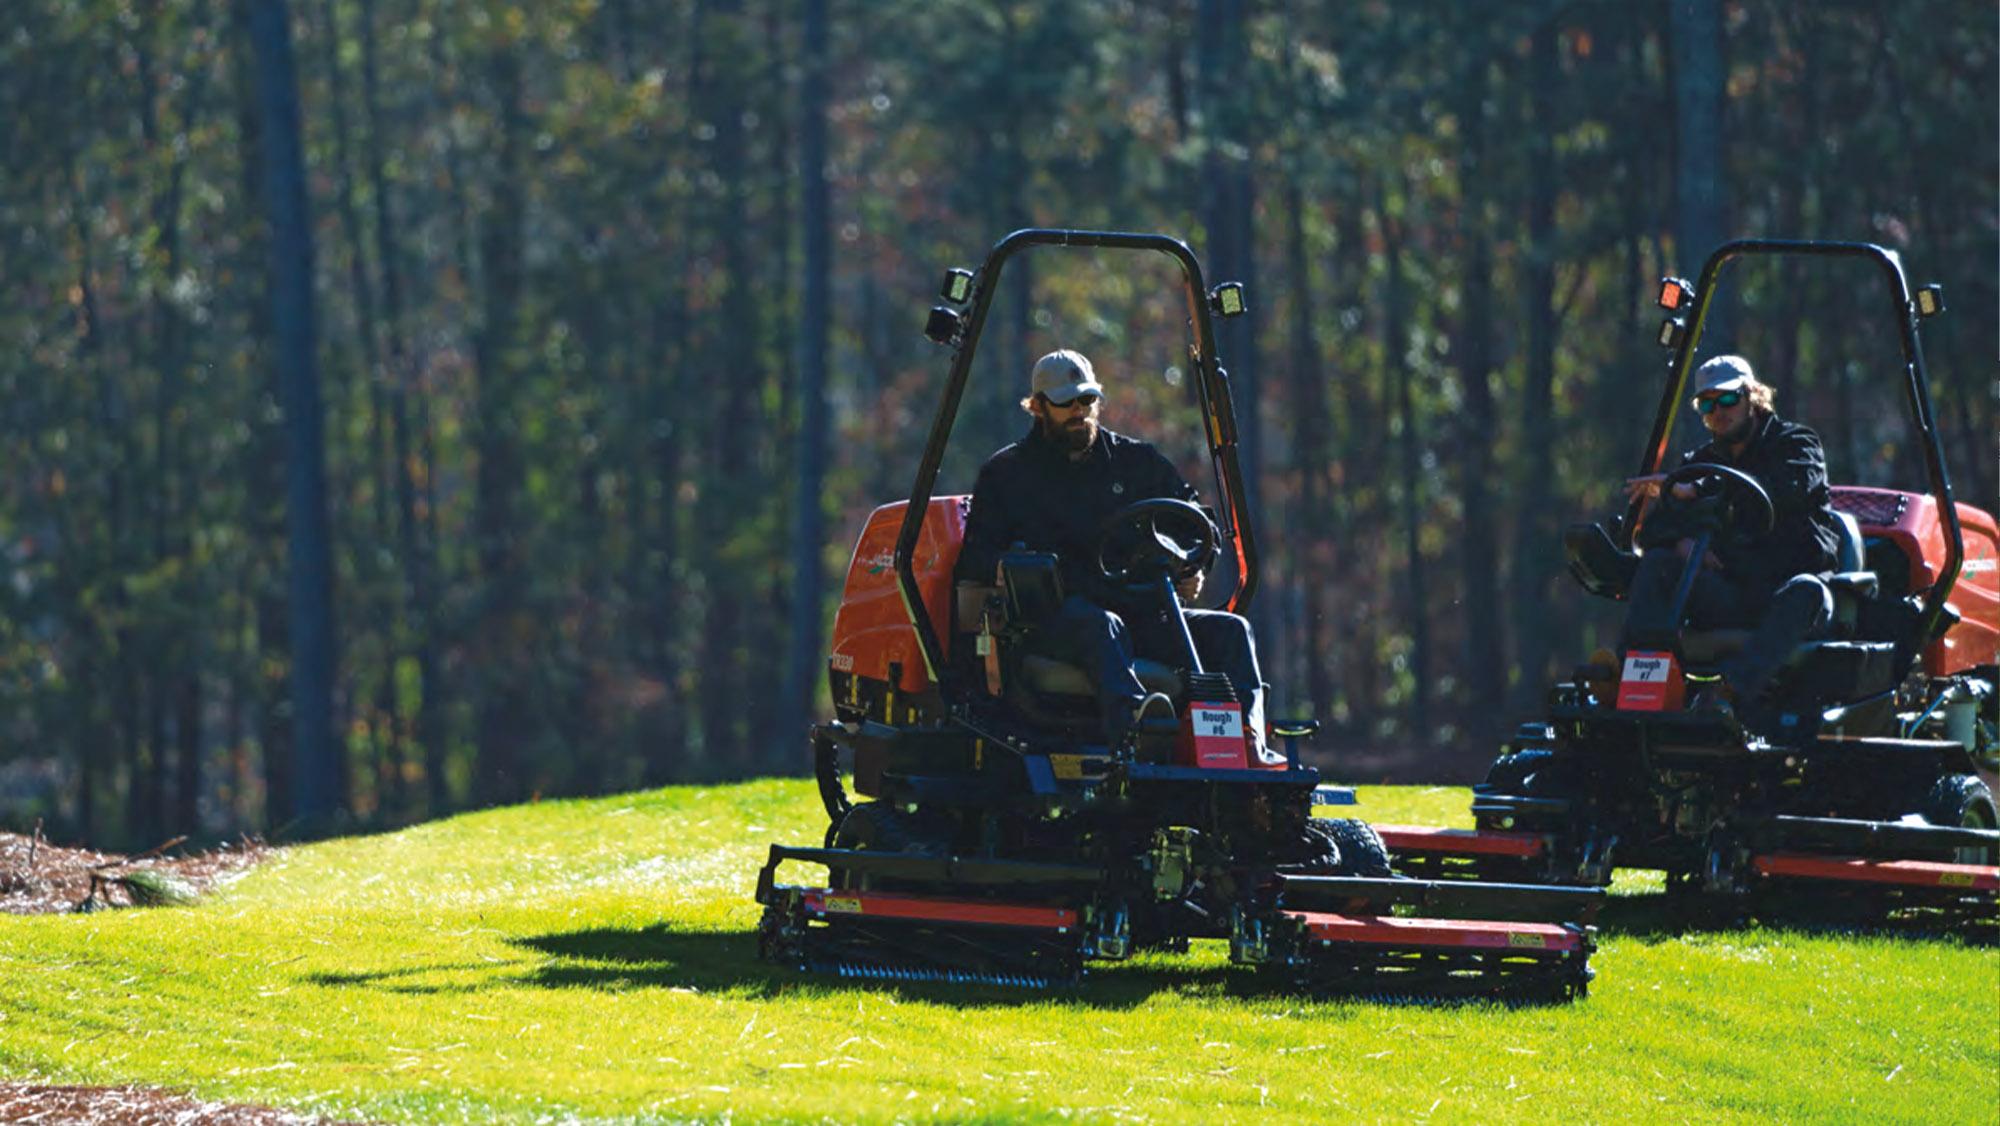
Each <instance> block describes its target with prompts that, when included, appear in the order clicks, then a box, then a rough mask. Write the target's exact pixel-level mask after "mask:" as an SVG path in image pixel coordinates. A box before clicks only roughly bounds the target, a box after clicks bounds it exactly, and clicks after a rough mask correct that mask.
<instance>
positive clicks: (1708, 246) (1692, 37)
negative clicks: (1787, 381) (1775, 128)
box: [1538, 0, 1735, 352]
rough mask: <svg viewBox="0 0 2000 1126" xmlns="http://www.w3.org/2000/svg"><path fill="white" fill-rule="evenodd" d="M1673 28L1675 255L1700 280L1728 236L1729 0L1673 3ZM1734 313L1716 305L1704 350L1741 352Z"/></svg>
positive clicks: (1669, 8)
mask: <svg viewBox="0 0 2000 1126" xmlns="http://www.w3.org/2000/svg"><path fill="white" fill-rule="evenodd" d="M1667 29H1668V37H1669V40H1670V48H1669V54H1670V56H1671V58H1672V60H1673V69H1672V81H1673V89H1674V167H1675V176H1674V188H1675V212H1674V254H1675V256H1676V257H1677V258H1678V259H1679V260H1680V265H1679V266H1678V269H1679V270H1681V271H1683V272H1684V273H1685V274H1686V276H1687V277H1688V278H1689V280H1693V279H1694V276H1695V274H1694V272H1695V271H1696V270H1699V269H1701V264H1702V262H1703V261H1704V260H1705V259H1706V258H1707V257H1708V253H1709V251H1711V250H1714V249H1715V248H1716V246H1717V245H1719V244H1720V243H1721V242H1722V241H1723V239H1724V238H1726V237H1727V230H1728V195H1727V188H1726V177H1727V175H1728V171H1729V170H1728V167H1727V158H1728V150H1727V149H1725V148H1724V147H1723V140H1722V108H1723V80H1724V76H1725V72H1724V69H1723V58H1722V0H1668V3H1667ZM1538 34H1539V33H1538ZM1551 34H1553V32H1551ZM1732 307H1733V303H1732V304H1725V303H1723V302H1720V301H1718V302H1716V303H1714V304H1712V305H1711V306H1710V307H1709V312H1708V317H1707V323H1706V327H1705V328H1704V329H1703V332H1702V341H1701V342H1702V344H1703V345H1704V348H1703V351H1704V352H1726V351H1730V350H1731V349H1732V348H1733V346H1734V337H1735V328H1734V317H1733V316H1732V315H1731V309H1732Z"/></svg>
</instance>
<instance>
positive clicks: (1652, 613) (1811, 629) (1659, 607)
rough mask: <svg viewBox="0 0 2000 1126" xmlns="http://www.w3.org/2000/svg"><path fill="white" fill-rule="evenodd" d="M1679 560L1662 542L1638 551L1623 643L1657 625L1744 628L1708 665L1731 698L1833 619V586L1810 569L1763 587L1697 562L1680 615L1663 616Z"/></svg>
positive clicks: (1756, 687)
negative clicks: (1727, 651)
mask: <svg viewBox="0 0 2000 1126" xmlns="http://www.w3.org/2000/svg"><path fill="white" fill-rule="evenodd" d="M1685 566H1686V563H1685V562H1684V561H1683V560H1682V559H1681V557H1680V556H1679V555H1678V554H1677V553H1676V552H1674V551H1673V550H1672V549H1670V548H1667V549H1658V550H1654V551H1649V552H1647V553H1646V554H1645V555H1644V556H1643V557H1641V558H1640V560H1639V571H1638V574H1637V575H1635V576H1634V577H1633V579H1632V592H1631V600H1632V603H1631V604H1632V609H1631V613H1630V615H1629V616H1628V617H1627V619H1626V626H1625V644H1626V646H1627V647H1630V646H1632V645H1635V644H1644V643H1646V642H1645V636H1657V635H1658V634H1659V633H1660V632H1661V631H1662V630H1664V632H1667V633H1675V634H1677V633H1679V631H1680V626H1681V622H1685V623H1686V624H1687V625H1688V626H1690V627H1692V628H1694V629H1701V630H1710V629H1748V630H1750V631H1751V633H1750V640H1749V641H1748V642H1746V643H1745V644H1744V646H1743V648H1742V649H1741V650H1739V651H1738V652H1736V653H1735V654H1733V655H1731V656H1729V657H1726V658H1724V659H1723V660H1722V661H1721V662H1720V663H1718V664H1717V666H1716V671H1717V672H1719V673H1721V674H1722V679H1723V680H1724V681H1725V682H1726V683H1727V684H1728V685H1729V686H1730V688H1731V689H1732V690H1733V691H1734V692H1735V693H1736V696H1737V698H1738V699H1743V700H1749V699H1752V698H1754V697H1755V696H1756V695H1757V694H1758V693H1760V692H1762V691H1763V690H1764V687H1765V685H1766V684H1768V683H1769V682H1770V679H1771V674H1772V673H1775V672H1777V671H1778V669H1779V668H1780V667H1781V666H1783V665H1784V663H1785V660H1786V658H1788V657H1790V656H1791V653H1792V650H1794V649H1796V648H1798V647H1799V645H1801V644H1802V643H1804V642H1806V641H1809V640H1811V639H1813V638H1815V637H1821V636H1824V635H1825V633H1826V630H1827V626H1828V625H1829V624H1830V623H1831V622H1832V621H1833V591H1832V590H1831V589H1830V588H1828V587H1827V585H1826V583H1824V582H1822V581H1821V580H1820V578H1819V576H1817V575H1795V576H1793V577H1792V579H1791V580H1790V581H1788V582H1787V583H1785V585H1783V586H1781V587H1779V588H1778V589H1777V590H1775V591H1772V592H1770V593H1768V594H1767V593H1761V592H1759V591H1758V590H1757V589H1756V588H1755V587H1754V586H1748V585H1745V584H1743V583H1741V582H1739V581H1737V580H1736V579H1734V578H1732V577H1731V576H1729V575H1728V574H1726V573H1724V572H1721V571H1711V570H1708V569H1706V568H1703V569H1702V570H1700V571H1698V572H1696V574H1695V578H1694V585H1693V586H1692V587H1690V588H1689V590H1688V600H1687V606H1686V607H1685V608H1684V609H1683V610H1682V613H1681V622H1667V621H1665V620H1664V619H1665V616H1666V615H1667V614H1668V613H1669V612H1670V611H1671V610H1672V599H1673V597H1674V591H1675V590H1676V589H1678V585H1679V583H1680V580H1681V572H1682V569H1683V568H1684V567H1685ZM1642 631H1643V634H1642ZM1635 635H1641V636H1635Z"/></svg>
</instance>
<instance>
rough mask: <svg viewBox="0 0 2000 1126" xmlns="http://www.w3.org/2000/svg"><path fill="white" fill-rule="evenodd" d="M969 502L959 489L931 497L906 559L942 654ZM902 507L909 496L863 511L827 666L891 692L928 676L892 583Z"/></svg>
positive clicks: (910, 688)
mask: <svg viewBox="0 0 2000 1126" xmlns="http://www.w3.org/2000/svg"><path fill="white" fill-rule="evenodd" d="M970 502H971V498H970V497H964V496H951V497H932V498H931V502H930V507H929V509H928V510H927V511H926V512H925V513H924V527H923V533H922V535H920V536H919V537H918V538H917V549H916V552H915V557H914V558H913V559H911V561H910V565H911V568H912V569H913V570H914V571H915V572H916V576H917V592H918V593H919V594H920V595H921V596H922V598H923V600H924V609H925V610H926V611H927V612H928V613H929V614H930V618H931V621H933V622H937V623H940V624H941V625H943V626H944V627H945V628H943V629H941V630H940V631H939V637H938V640H939V642H940V644H942V645H943V646H944V647H945V652H946V654H947V655H949V653H950V650H951V629H950V622H951V591H952V569H953V568H954V567H956V566H957V565H958V552H959V549H960V548H962V547H963V546H965V516H966V513H967V512H968V511H969V510H970V507H971V503H970ZM908 510H909V502H908V501H897V502H896V503H894V504H885V505H883V506H882V507H880V508H878V509H876V510H875V511H874V512H873V513H871V514H870V515H869V517H868V524H867V526H866V527H864V528H862V530H861V539H860V540H859V541H858V542H856V543H855V545H854V558H853V559H852V560H851V561H850V562H849V563H848V564H847V585H846V587H845V588H843V590H842V591H841V595H840V611H839V613H837V614H835V615H834V619H833V645H832V649H831V655H830V656H829V657H828V658H827V668H828V670H829V672H832V673H846V674H851V675H853V676H855V677H858V678H861V679H864V680H873V681H879V682H881V683H883V684H887V685H889V687H890V688H892V689H893V690H895V691H897V692H904V693H915V692H922V691H924V690H926V689H928V688H930V687H931V678H930V673H929V671H928V670H927V669H926V668H925V666H924V654H923V649H922V648H921V647H920V646H919V645H918V643H917V629H916V626H914V625H912V624H911V622H910V612H909V610H908V609H907V608H905V607H904V605H903V595H902V591H901V590H900V589H899V588H898V586H897V583H896V537H897V536H898V535H899V534H900V533H901V532H902V529H903V514H904V513H905V512H906V511H908Z"/></svg>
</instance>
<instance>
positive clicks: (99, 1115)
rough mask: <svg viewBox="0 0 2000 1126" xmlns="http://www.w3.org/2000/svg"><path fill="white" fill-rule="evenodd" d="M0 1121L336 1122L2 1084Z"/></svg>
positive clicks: (175, 1099)
mask: <svg viewBox="0 0 2000 1126" xmlns="http://www.w3.org/2000/svg"><path fill="white" fill-rule="evenodd" d="M0 1122H61V1123H66V1124H68V1123H77V1124H83V1126H97V1124H106V1126H108V1124H111V1123H117V1124H118V1126H332V1120H331V1119H326V1118H319V1117H316V1116H313V1115H302V1114H294V1113H292V1112H291V1111H286V1110H275V1109H273V1108H271V1107H263V1106H242V1105H238V1104H230V1103H205V1102H202V1101H201V1100H199V1099H191V1098H188V1097H187V1096H186V1095H180V1094H176V1093H174V1092H172V1091H164V1090H160V1089H158V1088H152V1087H44V1086H40V1085H38V1084H34V1083H7V1082H0Z"/></svg>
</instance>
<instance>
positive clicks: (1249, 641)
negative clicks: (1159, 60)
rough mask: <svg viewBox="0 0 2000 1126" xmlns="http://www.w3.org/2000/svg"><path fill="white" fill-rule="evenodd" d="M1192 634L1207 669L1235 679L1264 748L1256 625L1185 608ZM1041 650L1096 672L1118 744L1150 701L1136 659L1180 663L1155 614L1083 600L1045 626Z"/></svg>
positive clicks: (1109, 730)
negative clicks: (1137, 711) (1122, 610)
mask: <svg viewBox="0 0 2000 1126" xmlns="http://www.w3.org/2000/svg"><path fill="white" fill-rule="evenodd" d="M1183 613H1184V614H1185V615H1186V618H1187V625H1188V632H1189V633H1190V634H1192V635H1193V636H1194V646H1195V652H1196V653H1197V654H1198V655H1199V656H1200V657H1201V662H1202V667H1203V668H1205V669H1207V670H1209V671H1210V672H1220V673H1223V674H1224V675H1226V676H1228V677H1229V682H1230V684H1231V685H1233V686H1234V687H1235V689H1236V698H1237V699H1238V700H1240V701H1242V703H1243V722H1244V723H1245V724H1246V725H1247V726H1248V727H1249V728H1250V730H1251V731H1253V732H1255V733H1256V739H1257V745H1258V746H1260V747H1261V746H1263V745H1264V682H1263V673H1262V672H1261V671H1260V670H1259V669H1258V667H1257V643H1256V638H1255V637H1254V636H1253V635H1252V634H1251V631H1250V622H1249V620H1248V619H1246V618H1243V617H1241V616H1239V615H1236V614H1230V613H1226V612H1224V611H1221V610H1186V611H1183ZM1042 632H1043V641H1042V643H1041V644H1039V645H1037V646H1036V647H1037V648H1039V649H1041V650H1042V651H1044V652H1046V653H1048V654H1049V655H1050V656H1052V657H1056V658H1057V659H1059V660H1064V661H1068V662H1069V663H1071V664H1074V665H1078V666H1080V667H1082V668H1083V669H1084V671H1086V672H1087V673H1089V674H1090V679H1091V684H1092V686H1093V687H1095V688H1096V689H1097V702H1098V707H1099V709H1100V711H1101V714H1102V715H1103V719H1104V732H1105V735H1106V737H1108V738H1110V739H1111V740H1113V741H1114V742H1115V741H1116V740H1118V739H1119V738H1120V737H1122V736H1123V735H1124V733H1125V730H1126V728H1128V727H1130V726H1131V724H1132V713H1133V711H1134V710H1135V709H1137V708H1138V706H1139V702H1140V701H1141V700H1143V699H1145V696H1146V689H1145V686H1144V685H1142V684H1140V683H1139V678H1138V676H1136V675H1135V674H1134V673H1133V672H1132V659H1133V658H1134V657H1135V656H1136V657H1148V658H1151V659H1153V660H1156V661H1164V662H1167V663H1169V664H1175V665H1178V664H1180V663H1181V654H1180V642H1179V640H1178V639H1177V638H1176V637H1175V633H1176V632H1177V631H1175V630H1174V628H1173V624H1172V623H1171V622H1166V621H1161V620H1160V615H1159V614H1158V612H1157V611H1155V612H1151V613H1147V612H1144V611H1134V610H1129V609H1128V611H1127V613H1126V614H1120V613H1118V612H1116V611H1113V610H1107V609H1105V608H1104V607H1103V606H1100V605H1098V604H1097V603H1095V602H1092V601H1090V600H1089V599H1087V598H1084V597H1082V596H1081V595H1074V594H1073V595H1071V596H1069V598H1067V599H1065V600H1064V601H1063V604H1062V608H1061V609H1060V610H1059V611H1057V613H1056V615H1055V618H1054V620H1052V621H1049V622H1046V623H1044V624H1043V626H1042Z"/></svg>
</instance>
